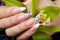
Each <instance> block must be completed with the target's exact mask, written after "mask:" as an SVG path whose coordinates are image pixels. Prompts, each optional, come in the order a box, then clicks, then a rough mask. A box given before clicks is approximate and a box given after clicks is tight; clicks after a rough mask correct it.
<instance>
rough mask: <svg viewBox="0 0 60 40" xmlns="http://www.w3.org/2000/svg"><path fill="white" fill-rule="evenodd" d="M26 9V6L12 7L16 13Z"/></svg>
mask: <svg viewBox="0 0 60 40" xmlns="http://www.w3.org/2000/svg"><path fill="white" fill-rule="evenodd" d="M25 9H26V8H25V7H20V8H14V9H12V13H14V14H16V13H19V12H21V11H24V10H25Z"/></svg>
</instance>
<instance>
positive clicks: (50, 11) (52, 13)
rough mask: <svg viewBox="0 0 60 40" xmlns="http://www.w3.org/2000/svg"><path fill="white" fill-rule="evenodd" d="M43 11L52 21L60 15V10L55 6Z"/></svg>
mask: <svg viewBox="0 0 60 40" xmlns="http://www.w3.org/2000/svg"><path fill="white" fill-rule="evenodd" d="M42 10H44V12H43V13H45V14H47V15H48V16H49V17H50V19H51V21H53V20H55V19H56V18H57V17H58V15H59V13H60V8H58V7H54V6H48V7H45V8H43V9H42Z"/></svg>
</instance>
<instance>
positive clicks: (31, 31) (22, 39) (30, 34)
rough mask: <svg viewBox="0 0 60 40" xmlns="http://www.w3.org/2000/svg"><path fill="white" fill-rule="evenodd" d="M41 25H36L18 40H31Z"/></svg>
mask: <svg viewBox="0 0 60 40" xmlns="http://www.w3.org/2000/svg"><path fill="white" fill-rule="evenodd" d="M39 25H40V24H36V25H34V26H33V27H32V28H30V29H29V30H27V31H26V32H24V33H23V34H21V35H20V36H18V37H17V40H27V39H29V38H30V37H31V36H32V35H33V34H34V33H35V32H36V30H37V28H38V26H39Z"/></svg>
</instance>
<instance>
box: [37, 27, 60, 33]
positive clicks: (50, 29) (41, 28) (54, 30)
mask: <svg viewBox="0 0 60 40" xmlns="http://www.w3.org/2000/svg"><path fill="white" fill-rule="evenodd" d="M41 30H42V31H45V32H59V31H60V27H50V26H40V27H39V28H38V31H41Z"/></svg>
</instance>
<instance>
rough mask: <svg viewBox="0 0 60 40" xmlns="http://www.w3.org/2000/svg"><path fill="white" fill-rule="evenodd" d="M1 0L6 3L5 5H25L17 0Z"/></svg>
mask: <svg viewBox="0 0 60 40" xmlns="http://www.w3.org/2000/svg"><path fill="white" fill-rule="evenodd" d="M3 2H4V3H5V4H6V6H8V7H10V6H18V7H25V5H24V4H23V3H22V2H19V1H17V0H3Z"/></svg>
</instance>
